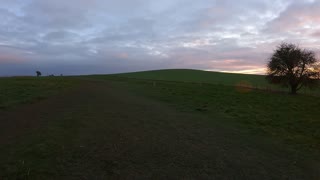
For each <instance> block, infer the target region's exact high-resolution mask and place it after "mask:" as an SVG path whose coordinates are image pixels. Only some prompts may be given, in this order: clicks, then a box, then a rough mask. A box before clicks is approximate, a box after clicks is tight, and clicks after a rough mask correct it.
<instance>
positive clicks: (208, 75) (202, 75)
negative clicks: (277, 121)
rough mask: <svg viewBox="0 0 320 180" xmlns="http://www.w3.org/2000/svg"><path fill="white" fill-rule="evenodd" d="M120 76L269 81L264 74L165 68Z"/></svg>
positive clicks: (258, 83)
mask: <svg viewBox="0 0 320 180" xmlns="http://www.w3.org/2000/svg"><path fill="white" fill-rule="evenodd" d="M117 76H120V77H128V78H137V79H152V80H165V81H183V82H199V83H212V84H223V85H237V84H239V83H244V82H246V83H249V84H251V85H252V86H267V85H268V83H267V82H266V80H265V76H263V75H249V74H235V73H222V72H211V71H202V70H192V69H165V70H154V71H142V72H133V73H123V74H117Z"/></svg>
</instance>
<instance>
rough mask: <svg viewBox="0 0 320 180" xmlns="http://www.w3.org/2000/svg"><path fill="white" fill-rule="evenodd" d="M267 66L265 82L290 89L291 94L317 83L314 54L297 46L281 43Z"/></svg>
mask: <svg viewBox="0 0 320 180" xmlns="http://www.w3.org/2000/svg"><path fill="white" fill-rule="evenodd" d="M267 66H268V72H267V77H266V78H267V80H268V81H269V82H270V83H273V84H282V85H284V86H286V87H290V89H291V94H296V93H297V91H299V90H300V89H301V88H302V87H303V86H306V87H313V86H314V85H316V84H317V83H318V80H316V79H317V75H318V73H319V70H317V59H316V57H315V53H314V52H313V51H310V50H307V49H301V48H300V47H299V46H298V45H295V44H292V43H281V44H280V45H279V46H278V47H277V49H276V50H275V51H274V52H273V54H272V56H271V58H270V60H269V62H268V65H267Z"/></svg>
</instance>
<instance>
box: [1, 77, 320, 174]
mask: <svg viewBox="0 0 320 180" xmlns="http://www.w3.org/2000/svg"><path fill="white" fill-rule="evenodd" d="M0 117H1V121H2V122H3V123H2V125H1V126H0V128H1V129H0V153H1V155H0V158H1V159H0V162H3V163H2V164H1V165H0V179H1V177H4V179H5V178H9V179H10V178H12V179H15V178H17V177H18V178H21V177H22V178H30V179H43V178H46V179H48V178H52V179H109V178H115V179H144V178H146V179H151V178H152V179H317V178H319V177H320V176H319V174H317V173H318V172H319V171H318V170H319V169H318V168H319V167H318V166H316V165H315V164H313V163H311V162H310V161H306V160H304V159H303V158H299V155H298V154H294V153H293V152H289V151H287V150H285V149H284V148H282V147H279V146H278V145H277V144H276V143H273V142H271V141H268V140H267V141H264V140H265V139H257V138H250V137H249V136H248V135H246V134H245V133H242V132H241V131H240V130H237V129H236V128H233V127H225V126H223V125H220V124H217V123H214V122H212V120H210V119H207V117H204V116H200V115H194V114H187V113H181V112H177V111H176V110H174V109H171V108H170V107H168V106H166V105H165V104H162V103H159V102H155V101H152V100H150V99H146V98H144V97H137V96H135V95H132V94H131V93H129V92H126V90H123V89H119V88H117V87H116V86H114V85H112V84H111V83H107V82H86V83H84V84H83V86H81V87H79V88H77V89H74V90H72V91H70V92H66V93H64V94H63V95H58V96H56V97H52V98H49V99H47V100H44V101H41V102H38V103H35V104H32V105H28V106H25V107H21V108H18V109H15V110H10V111H8V112H1V113H0ZM17 147H19V148H17Z"/></svg>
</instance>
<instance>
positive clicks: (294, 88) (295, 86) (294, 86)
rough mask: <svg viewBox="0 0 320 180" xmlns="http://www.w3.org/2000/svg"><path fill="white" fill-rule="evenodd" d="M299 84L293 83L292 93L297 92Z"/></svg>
mask: <svg viewBox="0 0 320 180" xmlns="http://www.w3.org/2000/svg"><path fill="white" fill-rule="evenodd" d="M297 88H298V86H297V85H291V94H293V95H296V94H297V90H298V89H297Z"/></svg>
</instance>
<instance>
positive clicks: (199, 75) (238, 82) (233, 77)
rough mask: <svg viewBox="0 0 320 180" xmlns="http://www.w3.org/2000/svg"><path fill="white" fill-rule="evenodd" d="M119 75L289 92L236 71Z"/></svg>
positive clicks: (315, 92) (260, 77) (314, 91)
mask: <svg viewBox="0 0 320 180" xmlns="http://www.w3.org/2000/svg"><path fill="white" fill-rule="evenodd" d="M116 76H118V77H126V78H133V79H146V80H157V81H177V82H193V83H208V84H216V85H228V86H243V87H250V88H254V89H260V90H267V91H281V92H288V88H286V87H281V86H278V85H272V84H269V83H268V82H267V81H266V79H265V76H264V75H249V74H235V73H221V72H211V71H201V70H192V69H169V70H154V71H143V72H133V73H123V74H117V75H116ZM97 77H99V76H97ZM300 93H302V94H307V95H317V96H318V95H320V89H319V88H317V89H312V90H310V89H308V88H303V89H301V90H300Z"/></svg>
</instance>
